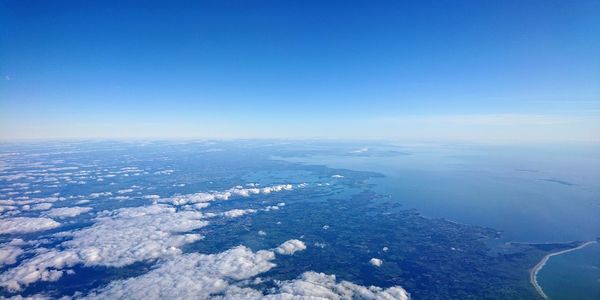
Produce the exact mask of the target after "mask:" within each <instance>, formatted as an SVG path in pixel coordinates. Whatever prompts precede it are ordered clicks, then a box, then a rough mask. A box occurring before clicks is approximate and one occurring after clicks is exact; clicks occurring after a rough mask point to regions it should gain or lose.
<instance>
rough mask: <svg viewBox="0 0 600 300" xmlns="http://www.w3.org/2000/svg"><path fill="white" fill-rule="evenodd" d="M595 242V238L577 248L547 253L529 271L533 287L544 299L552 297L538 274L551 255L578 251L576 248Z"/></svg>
mask: <svg viewBox="0 0 600 300" xmlns="http://www.w3.org/2000/svg"><path fill="white" fill-rule="evenodd" d="M594 243H597V241H595V240H594V241H588V242H585V243H583V244H581V245H579V246H577V247H575V248H570V249H566V250H562V251H558V252H553V253H549V254H546V256H544V257H543V258H542V260H540V261H539V262H538V263H537V264H536V265H535V266H534V267H533V269H531V272H530V273H529V281H530V282H531V284H532V285H533V287H534V288H535V290H536V291H537V292H538V294H539V295H540V296H542V298H544V299H550V298H548V295H546V294H545V293H544V290H543V289H542V287H541V286H540V285H539V283H538V281H537V275H538V273H539V272H540V270H541V269H542V268H543V267H544V266H545V265H546V262H548V260H549V259H550V257H552V256H556V255H561V254H565V253H568V252H571V251H576V250H579V249H582V248H584V247H586V246H588V245H591V244H594Z"/></svg>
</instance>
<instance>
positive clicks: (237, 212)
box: [223, 208, 256, 218]
mask: <svg viewBox="0 0 600 300" xmlns="http://www.w3.org/2000/svg"><path fill="white" fill-rule="evenodd" d="M255 212H256V209H251V208H249V209H232V210H228V211H226V212H224V213H223V216H225V217H228V218H237V217H241V216H243V215H246V214H253V213H255Z"/></svg>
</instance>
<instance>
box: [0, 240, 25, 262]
mask: <svg viewBox="0 0 600 300" xmlns="http://www.w3.org/2000/svg"><path fill="white" fill-rule="evenodd" d="M21 254H23V249H21V248H19V247H15V246H11V245H4V246H2V247H0V266H2V265H12V264H14V263H16V262H17V257H19V256H20V255H21Z"/></svg>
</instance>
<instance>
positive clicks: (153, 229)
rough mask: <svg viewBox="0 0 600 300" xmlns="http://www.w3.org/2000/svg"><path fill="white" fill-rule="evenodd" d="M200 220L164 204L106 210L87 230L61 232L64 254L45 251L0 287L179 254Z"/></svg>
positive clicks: (3, 279) (11, 272)
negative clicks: (77, 267)
mask: <svg viewBox="0 0 600 300" xmlns="http://www.w3.org/2000/svg"><path fill="white" fill-rule="evenodd" d="M202 219H203V215H202V214H201V213H200V212H195V211H182V212H177V211H176V209H175V208H173V207H168V206H164V205H151V206H146V207H133V208H122V209H118V210H116V211H114V212H106V213H104V214H102V215H101V216H99V217H97V218H96V223H95V224H94V225H92V226H90V227H86V228H83V229H80V230H77V231H74V232H68V233H62V236H70V237H72V239H71V240H68V241H66V242H63V243H62V245H61V246H62V248H64V250H47V251H44V252H42V253H40V254H38V255H36V256H35V257H33V258H31V259H28V260H25V261H24V262H23V263H21V264H20V265H18V266H16V267H15V268H12V269H10V270H8V271H7V272H5V273H3V274H2V275H0V286H3V287H5V288H8V289H11V290H15V291H16V290H20V289H22V288H23V287H24V286H27V285H28V284H30V283H32V282H36V281H40V280H41V281H53V280H57V279H58V278H60V277H61V276H62V275H63V269H64V268H68V267H71V266H73V265H76V264H84V265H87V266H94V265H101V266H109V267H122V266H126V265H129V264H132V263H134V262H138V261H144V260H150V259H155V258H162V257H168V256H175V255H179V254H181V250H180V249H179V247H181V246H182V245H184V244H188V243H192V242H194V241H197V240H199V239H201V238H202V237H201V236H200V235H198V234H183V233H184V232H188V231H191V230H194V229H198V228H201V227H204V226H206V225H207V224H208V223H207V222H206V221H204V220H202ZM46 220H50V221H52V220H51V219H46ZM0 222H1V221H0ZM53 222H54V221H53ZM0 224H1V223H0ZM57 224H58V223H57Z"/></svg>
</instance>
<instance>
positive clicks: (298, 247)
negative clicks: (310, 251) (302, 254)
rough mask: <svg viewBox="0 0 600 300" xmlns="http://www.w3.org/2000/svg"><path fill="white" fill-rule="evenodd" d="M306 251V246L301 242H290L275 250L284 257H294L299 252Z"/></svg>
mask: <svg viewBox="0 0 600 300" xmlns="http://www.w3.org/2000/svg"><path fill="white" fill-rule="evenodd" d="M304 249H306V245H305V244H304V242H303V241H301V240H289V241H286V242H285V243H283V244H281V245H279V247H277V248H275V251H276V252H277V253H279V254H283V255H292V254H294V253H295V252H297V251H302V250H304Z"/></svg>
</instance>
